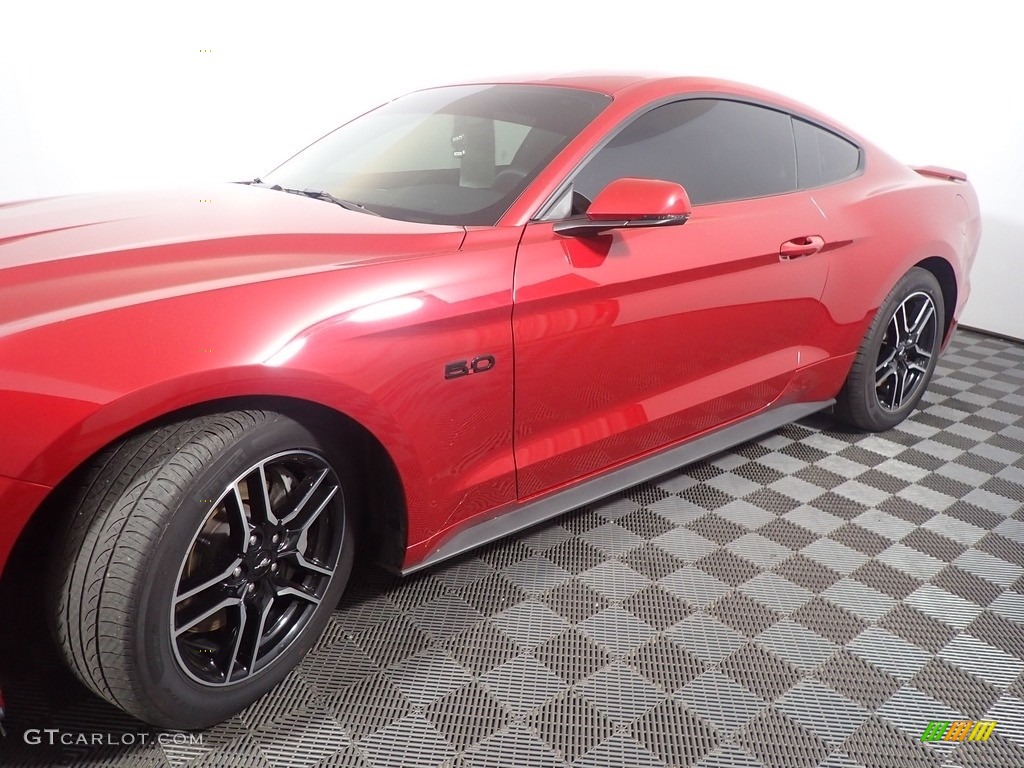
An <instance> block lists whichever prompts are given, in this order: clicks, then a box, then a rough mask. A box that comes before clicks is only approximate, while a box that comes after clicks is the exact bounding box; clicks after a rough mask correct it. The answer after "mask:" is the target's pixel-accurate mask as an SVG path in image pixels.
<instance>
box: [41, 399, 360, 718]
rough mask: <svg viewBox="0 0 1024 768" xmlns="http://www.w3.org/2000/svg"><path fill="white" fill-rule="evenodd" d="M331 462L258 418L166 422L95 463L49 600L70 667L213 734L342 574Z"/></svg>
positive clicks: (272, 417) (277, 423)
mask: <svg viewBox="0 0 1024 768" xmlns="http://www.w3.org/2000/svg"><path fill="white" fill-rule="evenodd" d="M339 457H340V452H339V451H338V450H337V449H336V448H334V447H332V446H330V445H327V444H325V443H324V442H323V441H322V440H320V439H319V438H317V437H316V436H315V435H313V434H312V433H311V432H310V431H309V430H307V429H306V428H305V427H304V426H302V425H301V424H299V423H297V422H295V421H293V420H291V419H288V418H286V417H284V416H282V415H280V414H277V413H269V412H265V411H234V412H231V413H222V414H216V415H212V416H207V417H201V418H196V419H191V420H188V421H184V422H180V423H175V424H169V425H166V426H162V427H159V428H157V429H154V430H152V431H149V432H145V433H141V434H137V435H134V436H132V437H129V438H127V439H126V440H124V441H122V442H121V443H119V444H117V445H115V446H114V447H112V448H111V449H109V450H108V451H106V452H105V453H104V454H102V455H101V456H99V457H98V458H97V460H96V461H95V462H94V463H93V465H92V466H91V467H90V469H89V470H88V471H87V473H86V475H85V476H84V478H83V482H82V484H81V485H80V487H79V489H78V491H77V493H76V494H75V496H74V499H73V509H74V517H73V520H72V524H71V526H70V528H69V530H68V531H67V533H66V535H65V537H64V539H63V542H62V545H61V549H60V558H59V560H58V564H59V576H58V578H57V579H56V580H55V583H54V585H53V589H52V594H51V603H52V606H53V611H52V616H53V619H54V621H53V624H54V629H55V632H56V636H57V640H58V642H59V644H60V647H61V649H62V651H63V654H64V656H65V658H66V659H67V661H68V663H69V665H70V666H71V668H72V670H73V671H74V672H75V673H76V674H77V675H78V677H79V678H80V679H81V680H82V681H83V682H84V683H85V684H86V685H87V686H89V687H90V688H91V689H92V690H94V691H95V692H96V693H97V694H99V695H100V696H102V697H104V698H105V699H107V700H108V701H110V702H111V703H113V704H115V705H117V706H119V707H121V708H123V709H125V710H126V711H128V712H129V713H131V714H133V715H135V716H136V717H138V718H140V719H142V720H145V721H147V722H150V723H152V724H154V725H158V726H162V727H171V728H201V727H206V726H209V725H213V724H214V723H217V722H220V721H222V720H224V719H226V718H228V717H230V716H231V715H233V714H235V713H236V712H238V711H239V710H240V709H242V708H244V707H245V706H246V705H248V704H249V703H251V702H252V701H254V700H255V699H257V698H259V697H260V696H261V695H263V694H264V693H266V692H267V691H268V690H270V689H271V688H272V687H273V686H274V685H276V684H277V683H278V682H279V681H280V680H281V679H282V678H283V677H284V676H285V675H286V674H287V673H288V671H289V670H290V669H292V668H293V667H294V666H295V665H296V664H297V663H298V662H299V660H300V659H301V658H302V656H303V655H304V654H305V653H306V651H307V650H308V649H309V647H310V646H311V645H312V644H313V643H314V642H315V641H316V639H317V638H318V637H319V635H320V633H321V632H322V631H323V627H324V625H325V624H326V622H327V619H328V617H329V616H330V613H331V610H332V609H333V607H334V605H335V604H336V603H337V600H338V598H339V597H340V595H341V592H342V591H343V589H344V587H345V583H346V581H347V579H348V575H349V572H350V569H351V565H352V557H353V531H352V528H351V525H350V524H349V513H348V510H347V509H346V506H345V493H344V488H343V485H350V483H349V482H348V481H346V482H345V483H343V482H342V477H343V476H346V477H347V473H345V472H344V464H343V463H342V462H341V461H340V458H339Z"/></svg>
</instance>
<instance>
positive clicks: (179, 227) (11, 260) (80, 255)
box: [0, 184, 465, 335]
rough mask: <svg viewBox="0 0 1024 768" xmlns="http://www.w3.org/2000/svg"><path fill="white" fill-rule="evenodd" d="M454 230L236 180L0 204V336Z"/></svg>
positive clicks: (444, 237)
mask: <svg viewBox="0 0 1024 768" xmlns="http://www.w3.org/2000/svg"><path fill="white" fill-rule="evenodd" d="M464 237H465V230H464V229H463V228H462V227H453V226H441V225H432V224H419V223H413V222H405V221H397V220H394V219H386V218H383V217H378V216H373V215H370V214H366V213H361V212H358V211H349V210H346V209H344V208H342V207H340V206H338V205H335V204H333V203H330V202H324V201H321V200H315V199H312V198H308V197H303V196H301V195H293V194H289V193H287V192H281V191H275V190H272V189H269V188H266V187H259V186H248V185H243V184H212V185H207V186H201V187H190V188H186V189H177V190H161V191H146V192H135V193H124V192H120V193H104V194H91V195H74V196H69V197H55V198H46V199H41V200H27V201H19V202H12V203H6V204H2V205H0V335H5V334H7V333H11V332H15V331H18V330H23V329H25V328H26V327H33V326H37V325H40V324H43V323H47V322H54V321H61V320H67V319H70V318H72V317H75V316H78V315H81V314H87V313H90V312H94V311H101V310H103V309H109V308H115V307H117V306H125V305H128V304H133V303H137V302H139V301H151V300H159V299H162V298H171V297H173V296H176V295H182V294H186V293H194V292H197V291H202V290H216V289H219V288H225V287H230V286H232V285H239V284H244V283H251V282H258V281H264V280H271V279H278V278H284V277H292V276H296V275H301V274H305V273H313V272H317V271H325V270H336V269H343V268H349V267H353V266H358V265H361V264H366V263H374V262H379V261H382V260H395V259H407V258H416V257H421V256H425V255H429V254H431V253H438V252H445V251H449V252H450V251H454V250H458V248H459V247H460V246H461V244H462V241H463V239H464Z"/></svg>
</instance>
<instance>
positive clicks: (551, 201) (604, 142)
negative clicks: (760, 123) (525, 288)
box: [529, 91, 867, 223]
mask: <svg viewBox="0 0 1024 768" xmlns="http://www.w3.org/2000/svg"><path fill="white" fill-rule="evenodd" d="M695 99H714V100H716V101H733V102H736V103H738V104H746V105H748V106H751V107H760V108H762V109H770V110H771V111H773V112H778V113H780V114H782V115H786V116H787V117H789V118H790V121H792V120H793V119H794V118H796V119H797V120H803V121H804V122H805V123H807V124H808V125H812V126H815V127H817V128H821V129H822V130H825V131H828V132H829V133H832V134H834V135H836V136H838V137H839V138H841V139H845V140H846V141H848V142H849V143H850V144H852V145H853V146H854V147H856V148H857V152H858V154H859V157H858V161H857V169H856V170H855V171H854V172H853V173H852V174H850V175H849V176H847V177H845V178H842V179H838V180H836V181H831V182H828V183H827V184H821V185H819V186H817V187H801V186H800V185H799V181H800V179H799V175H798V177H797V188H796V189H794V190H790V191H789V192H775V193H772V194H769V195H759V196H757V197H742V198H735V199H733V200H720V201H718V202H714V203H700V204H698V205H694V206H693V207H694V208H701V207H703V206H705V205H727V204H729V203H738V202H743V201H744V200H764V199H765V198H767V197H779V196H781V195H792V194H794V193H796V192H805V191H807V190H808V189H822V188H823V187H828V186H832V185H833V184H841V183H843V182H846V181H849V180H850V179H854V178H857V177H859V176H861V175H863V173H864V168H865V165H866V162H867V153H866V152H865V151H864V147H863V146H862V145H861V144H860V142H858V141H856V140H855V139H854V138H853V137H852V136H850V135H849V134H846V133H845V132H843V131H841V130H838V129H836V128H833V127H830V126H827V125H824V124H823V123H822V122H821V121H820V120H816V119H814V118H811V117H809V116H807V115H804V114H800V113H798V112H790V111H789V110H787V109H782V108H781V107H779V106H778V105H777V104H772V103H771V102H767V101H762V100H761V99H754V98H749V97H745V96H739V95H737V94H730V93H718V92H714V91H710V92H705V91H691V92H688V93H681V94H673V95H672V96H665V97H663V98H661V99H658V100H657V101H653V102H650V103H649V104H645V105H644V106H642V107H640V108H639V109H637V110H635V111H633V112H632V113H630V114H629V115H627V116H626V117H624V118H623V119H622V120H621V121H620V122H619V123H618V124H617V125H615V127H613V128H612V129H611V130H610V131H608V133H607V134H605V135H604V136H603V137H602V138H601V140H600V141H599V142H598V143H597V144H595V145H594V146H593V147H591V149H590V151H589V152H587V154H586V155H584V156H583V157H582V158H581V159H580V161H579V162H578V163H576V165H575V166H574V167H573V169H572V170H571V171H569V173H568V174H566V176H565V178H564V179H562V181H561V182H560V183H559V185H558V186H557V187H555V189H554V191H553V192H552V193H551V194H550V195H549V196H548V198H547V199H546V200H545V201H544V202H543V203H542V204H541V205H540V207H538V208H537V211H536V213H534V214H533V216H531V217H530V219H529V222H530V223H535V222H554V221H564V219H549V218H547V217H548V215H549V214H550V213H551V211H552V209H553V208H555V206H556V205H558V203H559V202H560V200H561V198H562V197H563V195H565V193H566V192H567V191H568V189H569V187H570V186H571V185H572V182H573V180H574V179H575V178H576V176H577V175H578V174H579V172H580V170H582V168H583V166H585V165H586V164H587V163H589V162H590V161H591V160H592V159H593V158H594V157H595V156H596V155H597V154H598V153H599V152H600V151H601V150H602V149H604V148H605V147H606V146H608V144H610V143H611V141H612V139H614V138H615V137H616V136H618V135H619V134H620V133H621V132H622V131H624V130H625V129H626V128H627V127H628V126H630V125H632V124H633V123H634V122H635V121H637V120H639V119H640V118H641V117H643V116H644V115H646V114H648V113H649V112H653V111H654V110H656V109H658V108H660V107H664V106H668V105H669V104H676V103H678V102H682V101H693V100H695ZM796 151H797V149H796V133H795V129H794V133H793V160H794V162H798V158H797V155H796Z"/></svg>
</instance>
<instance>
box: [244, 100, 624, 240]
mask: <svg viewBox="0 0 1024 768" xmlns="http://www.w3.org/2000/svg"><path fill="white" fill-rule="evenodd" d="M609 101H610V98H609V97H608V96H605V95H603V94H599V93H592V92H590V91H581V90H575V89H569V88H554V87H548V86H523V85H471V86H454V87H450V88H435V89H432V90H427V91H420V92H418V93H413V94H411V95H409V96H405V97H403V98H401V99H397V100H395V101H393V102H391V103H390V104H386V105H384V106H383V107H380V108H379V109H376V110H374V111H373V112H369V113H368V114H366V115H363V116H362V117H359V118H356V119H355V120H353V121H352V122H350V123H348V124H346V125H343V126H342V127H341V128H339V129H338V130H336V131H334V132H333V133H331V134H329V135H327V136H325V137H324V138H323V139H321V140H320V141H318V142H317V143H316V144H313V145H312V146H310V147H307V148H306V149H305V150H303V151H302V152H300V153H299V154H297V155H296V156H295V157H293V158H292V159H290V160H289V161H288V162H286V163H285V164H284V165H282V166H280V167H279V168H277V169H275V170H274V171H273V172H271V173H270V174H268V175H266V176H264V177H263V179H264V182H265V183H266V184H269V185H276V184H279V185H280V186H282V187H284V188H286V189H298V190H302V189H317V190H323V191H326V192H330V193H331V194H332V195H334V196H335V197H340V198H343V199H345V200H350V201H352V202H356V203H359V204H361V205H363V206H365V207H366V208H367V209H369V210H370V211H373V212H375V213H379V214H381V215H383V216H390V217H392V218H396V219H405V220H408V221H424V222H430V223H434V224H462V225H472V224H483V225H493V224H495V223H496V222H497V221H498V219H499V218H500V217H501V215H502V214H503V213H504V212H505V211H506V210H507V209H508V207H509V205H511V204H512V201H514V200H515V199H516V197H518V196H519V193H520V192H522V191H523V189H525V188H526V185H527V184H529V183H530V182H531V181H532V180H533V179H534V177H535V176H536V175H537V174H538V173H539V172H540V171H541V170H542V169H543V168H544V167H545V166H546V165H547V164H548V163H549V162H550V161H551V160H552V159H553V158H554V156H555V155H556V154H558V152H560V151H561V150H562V149H563V148H564V147H565V145H566V144H568V143H569V141H571V140H572V139H573V138H574V137H575V136H576V135H577V134H578V133H579V132H580V131H581V130H582V129H583V127H584V126H586V125H587V123H589V122H590V121H591V120H593V118H594V117H595V116H596V115H597V114H598V113H599V112H600V111H601V110H602V109H604V107H605V106H607V104H608V102H609Z"/></svg>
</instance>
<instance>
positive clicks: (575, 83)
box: [448, 72, 862, 141]
mask: <svg viewBox="0 0 1024 768" xmlns="http://www.w3.org/2000/svg"><path fill="white" fill-rule="evenodd" d="M470 84H472V85H485V84H495V85H549V86H556V87H561V88H576V89H579V90H586V91H594V92H597V93H603V94H607V95H608V96H612V97H613V98H615V99H616V100H618V99H626V100H628V101H630V102H637V103H639V102H645V101H646V102H654V101H658V100H660V99H662V98H669V97H672V96H677V95H683V94H687V93H699V94H721V95H723V96H731V97H734V98H739V99H742V100H749V101H753V102H756V103H761V104H765V105H769V106H773V107H775V108H777V109H782V110H784V111H787V112H791V113H793V114H796V115H798V116H803V117H807V118H810V119H811V120H813V121H815V122H819V123H822V124H824V125H826V126H829V127H830V128H832V129H834V130H838V131H839V132H841V133H845V134H847V135H848V136H851V137H856V138H857V140H858V141H862V139H861V138H860V137H859V136H857V134H856V133H854V132H853V131H850V130H849V129H848V128H846V127H845V126H843V125H841V124H839V123H838V122H837V121H836V120H834V119H833V118H831V117H829V116H828V115H825V114H823V113H822V112H819V111H818V110H816V109H814V108H813V107H810V106H808V105H806V104H803V103H801V102H799V101H796V100H794V99H790V98H788V97H786V96H782V95H780V94H778V93H774V92H772V91H769V90H765V89H763V88H758V87H756V86H752V85H746V84H744V83H738V82H733V81H731V80H722V79H719V78H713V77H697V76H680V75H671V74H664V73H654V72H631V73H624V72H571V73H563V74H558V73H545V74H533V75H521V76H507V77H496V78H481V79H474V80H469V81H464V82H462V83H448V85H470Z"/></svg>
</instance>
